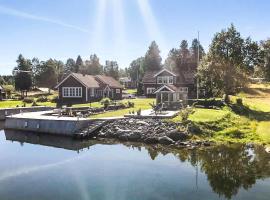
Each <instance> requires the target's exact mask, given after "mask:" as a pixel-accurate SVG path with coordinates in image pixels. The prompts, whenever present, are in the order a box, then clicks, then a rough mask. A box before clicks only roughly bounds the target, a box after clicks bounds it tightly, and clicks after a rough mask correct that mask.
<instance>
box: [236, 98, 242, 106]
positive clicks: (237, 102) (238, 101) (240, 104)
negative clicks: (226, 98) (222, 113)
mask: <svg viewBox="0 0 270 200" xmlns="http://www.w3.org/2000/svg"><path fill="white" fill-rule="evenodd" d="M236 104H237V105H239V106H242V105H243V100H242V99H241V98H237V99H236Z"/></svg>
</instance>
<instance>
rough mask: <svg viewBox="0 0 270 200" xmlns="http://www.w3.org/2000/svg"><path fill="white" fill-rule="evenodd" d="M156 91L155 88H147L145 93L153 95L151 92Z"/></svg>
mask: <svg viewBox="0 0 270 200" xmlns="http://www.w3.org/2000/svg"><path fill="white" fill-rule="evenodd" d="M155 90H156V88H147V91H146V93H147V94H153V92H154V91H155Z"/></svg>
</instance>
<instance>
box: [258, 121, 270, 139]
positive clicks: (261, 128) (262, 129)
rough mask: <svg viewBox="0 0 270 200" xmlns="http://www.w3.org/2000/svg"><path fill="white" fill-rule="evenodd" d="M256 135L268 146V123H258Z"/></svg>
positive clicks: (269, 124) (269, 129) (269, 132)
mask: <svg viewBox="0 0 270 200" xmlns="http://www.w3.org/2000/svg"><path fill="white" fill-rule="evenodd" d="M256 133H257V134H258V135H259V136H260V137H261V138H262V140H263V141H264V142H266V143H267V144H270V121H268V122H259V124H258V127H257V130H256Z"/></svg>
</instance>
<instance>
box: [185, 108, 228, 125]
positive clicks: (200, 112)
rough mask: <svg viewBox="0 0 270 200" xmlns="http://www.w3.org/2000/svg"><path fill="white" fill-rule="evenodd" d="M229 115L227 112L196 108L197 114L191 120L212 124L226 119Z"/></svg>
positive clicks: (192, 115)
mask: <svg viewBox="0 0 270 200" xmlns="http://www.w3.org/2000/svg"><path fill="white" fill-rule="evenodd" d="M228 114H229V111H227V110H214V109H202V108H195V112H194V113H193V114H191V115H190V116H189V120H191V121H194V122H211V121H217V120H220V119H222V118H224V117H225V116H226V115H228Z"/></svg>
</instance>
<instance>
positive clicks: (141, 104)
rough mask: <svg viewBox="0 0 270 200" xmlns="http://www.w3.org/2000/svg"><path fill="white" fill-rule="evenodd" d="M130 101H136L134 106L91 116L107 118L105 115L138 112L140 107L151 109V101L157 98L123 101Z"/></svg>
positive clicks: (123, 101) (114, 115)
mask: <svg viewBox="0 0 270 200" xmlns="http://www.w3.org/2000/svg"><path fill="white" fill-rule="evenodd" d="M128 101H130V102H133V103H134V108H127V109H122V110H116V111H108V112H105V113H102V114H98V115H93V116H91V117H90V118H105V117H121V116H124V115H125V114H129V112H132V111H134V112H136V111H137V110H139V109H142V110H147V109H151V106H150V105H149V103H153V102H155V99H152V98H149V99H148V98H139V99H130V100H122V101H121V102H122V103H127V102H128Z"/></svg>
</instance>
